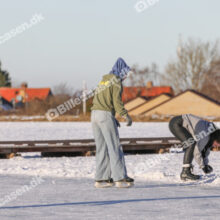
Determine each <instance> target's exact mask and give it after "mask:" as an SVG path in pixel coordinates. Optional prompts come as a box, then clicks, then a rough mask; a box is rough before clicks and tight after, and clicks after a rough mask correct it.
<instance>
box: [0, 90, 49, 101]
mask: <svg viewBox="0 0 220 220" xmlns="http://www.w3.org/2000/svg"><path fill="white" fill-rule="evenodd" d="M20 90H22V89H21V88H7V87H2V88H0V96H2V97H3V98H4V99H6V100H7V101H9V102H10V101H11V100H12V99H13V98H15V97H16V92H19V91H20ZM25 93H26V97H27V101H31V100H33V99H41V100H44V99H46V98H47V97H48V96H49V95H50V94H51V90H50V88H39V89H35V88H26V89H25Z"/></svg>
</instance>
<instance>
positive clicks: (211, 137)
mask: <svg viewBox="0 0 220 220" xmlns="http://www.w3.org/2000/svg"><path fill="white" fill-rule="evenodd" d="M169 128H170V131H171V132H172V133H173V135H174V136H175V137H176V138H177V139H179V140H180V141H181V142H182V147H183V149H184V159H183V170H182V173H181V174H180V178H181V179H182V180H187V179H188V180H198V179H200V176H199V175H194V174H192V161H193V159H194V158H195V161H196V162H197V163H198V165H199V166H200V168H201V169H202V170H203V171H204V173H205V174H208V173H211V172H212V171H213V168H212V167H211V166H210V165H209V160H208V156H209V154H210V150H211V148H212V147H213V146H214V147H220V129H218V128H217V127H216V125H215V124H214V123H212V122H208V121H206V120H203V119H202V118H200V117H198V116H195V115H191V114H186V115H180V116H176V117H174V118H172V119H171V121H170V123H169Z"/></svg>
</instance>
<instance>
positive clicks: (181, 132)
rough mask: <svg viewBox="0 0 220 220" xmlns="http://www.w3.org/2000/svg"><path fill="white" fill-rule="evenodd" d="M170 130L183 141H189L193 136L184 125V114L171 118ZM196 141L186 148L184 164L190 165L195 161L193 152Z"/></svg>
mask: <svg viewBox="0 0 220 220" xmlns="http://www.w3.org/2000/svg"><path fill="white" fill-rule="evenodd" d="M169 128H170V131H171V132H172V133H173V135H174V136H175V137H176V138H177V139H179V140H180V141H181V142H184V141H187V140H189V139H190V138H193V137H192V135H191V134H190V133H189V132H188V131H187V130H186V128H184V127H183V119H182V116H176V117H174V118H172V119H171V121H170V123H169ZM195 145H196V142H195V143H194V144H191V145H190V146H189V147H188V148H186V149H184V152H185V153H184V157H183V164H184V165H190V164H191V163H192V161H193V152H194V148H195Z"/></svg>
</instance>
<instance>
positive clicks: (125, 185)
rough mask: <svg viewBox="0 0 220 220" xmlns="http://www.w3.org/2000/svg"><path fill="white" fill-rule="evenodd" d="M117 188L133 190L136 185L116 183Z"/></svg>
mask: <svg viewBox="0 0 220 220" xmlns="http://www.w3.org/2000/svg"><path fill="white" fill-rule="evenodd" d="M115 186H116V187H117V188H131V187H133V186H134V183H126V182H115Z"/></svg>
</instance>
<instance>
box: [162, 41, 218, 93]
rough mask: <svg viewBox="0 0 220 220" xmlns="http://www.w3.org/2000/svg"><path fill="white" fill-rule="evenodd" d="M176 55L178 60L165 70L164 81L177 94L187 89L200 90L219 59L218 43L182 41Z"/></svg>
mask: <svg viewBox="0 0 220 220" xmlns="http://www.w3.org/2000/svg"><path fill="white" fill-rule="evenodd" d="M176 55H177V59H176V60H175V61H170V62H169V63H168V64H167V66H166V68H165V75H164V81H165V82H166V83H167V84H170V85H171V86H172V87H173V89H174V91H175V92H176V93H179V92H181V91H183V90H186V89H194V90H200V89H201V87H202V85H203V83H204V80H205V74H206V73H207V72H208V70H209V69H210V68H211V63H213V62H215V60H217V59H218V58H219V52H218V41H216V42H215V43H209V42H205V43H204V42H202V41H200V40H193V39H191V38H189V39H188V40H187V41H186V42H183V41H182V40H181V39H180V40H179V44H178V47H177V54H176Z"/></svg>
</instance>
